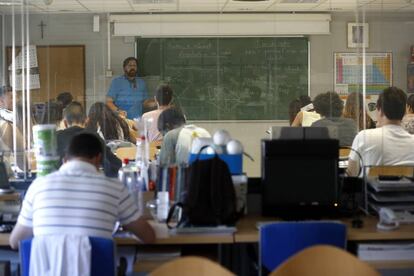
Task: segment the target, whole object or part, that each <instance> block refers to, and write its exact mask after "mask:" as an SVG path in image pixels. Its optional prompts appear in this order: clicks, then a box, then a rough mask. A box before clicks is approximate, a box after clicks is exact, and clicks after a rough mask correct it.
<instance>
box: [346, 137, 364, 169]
mask: <svg viewBox="0 0 414 276" xmlns="http://www.w3.org/2000/svg"><path fill="white" fill-rule="evenodd" d="M363 132H364V131H361V132H360V133H358V134H357V135H356V136H355V138H354V141H353V142H352V147H351V151H350V152H349V157H348V168H347V170H346V173H347V174H348V175H349V176H358V173H359V171H360V166H359V163H360V162H361V161H360V156H359V154H360V153H361V152H362V151H363V149H362V148H363V143H362V141H363V139H362V137H363V135H364V134H363ZM357 152H358V153H359V154H357Z"/></svg>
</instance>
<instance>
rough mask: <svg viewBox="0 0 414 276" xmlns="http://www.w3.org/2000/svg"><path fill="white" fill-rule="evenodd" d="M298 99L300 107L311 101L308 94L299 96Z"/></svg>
mask: <svg viewBox="0 0 414 276" xmlns="http://www.w3.org/2000/svg"><path fill="white" fill-rule="evenodd" d="M298 100H299V101H300V104H301V105H302V106H301V107H304V106H307V105H308V104H310V103H312V101H311V98H310V97H309V96H308V95H302V96H299V98H298Z"/></svg>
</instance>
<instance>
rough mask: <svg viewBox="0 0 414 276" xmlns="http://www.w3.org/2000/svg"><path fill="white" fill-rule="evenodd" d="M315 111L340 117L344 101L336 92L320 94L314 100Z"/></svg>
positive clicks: (325, 115)
mask: <svg viewBox="0 0 414 276" xmlns="http://www.w3.org/2000/svg"><path fill="white" fill-rule="evenodd" d="M313 106H314V107H315V111H316V112H317V113H319V114H321V116H323V117H333V118H338V117H341V115H342V110H343V108H344V102H343V101H342V100H341V98H340V97H339V95H338V94H337V93H335V92H326V93H323V94H319V95H318V96H316V97H315V99H314V100H313Z"/></svg>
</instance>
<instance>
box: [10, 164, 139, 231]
mask: <svg viewBox="0 0 414 276" xmlns="http://www.w3.org/2000/svg"><path fill="white" fill-rule="evenodd" d="M138 218H139V213H138V210H137V208H136V206H135V204H134V202H133V200H132V198H131V196H130V195H129V194H128V190H127V188H126V187H125V186H124V185H123V184H121V183H120V182H119V181H118V180H116V179H112V178H108V177H105V176H104V175H103V174H100V173H98V171H97V170H96V168H95V167H94V166H93V165H91V164H89V163H87V162H83V161H79V160H72V161H69V162H67V163H65V164H63V165H62V166H61V167H60V169H59V171H57V172H54V173H52V174H49V175H47V176H45V177H39V178H37V179H36V180H35V181H33V183H32V184H31V185H30V187H29V189H28V190H27V193H26V196H25V198H24V201H23V205H22V209H21V211H20V215H19V218H18V220H17V222H18V223H19V224H21V225H23V226H26V227H32V228H33V233H34V235H35V236H38V235H50V234H79V235H87V236H98V237H105V238H111V236H112V230H113V228H114V224H115V222H116V221H117V220H119V221H120V223H121V224H124V225H125V224H128V223H130V222H132V221H134V220H136V219H138Z"/></svg>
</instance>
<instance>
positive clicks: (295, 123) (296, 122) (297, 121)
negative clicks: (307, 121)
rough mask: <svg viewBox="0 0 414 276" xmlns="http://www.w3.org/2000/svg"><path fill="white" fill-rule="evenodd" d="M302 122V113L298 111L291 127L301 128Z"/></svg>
mask: <svg viewBox="0 0 414 276" xmlns="http://www.w3.org/2000/svg"><path fill="white" fill-rule="evenodd" d="M302 120H303V111H299V113H298V114H296V117H295V120H293V122H292V125H291V126H293V127H300V126H302Z"/></svg>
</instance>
